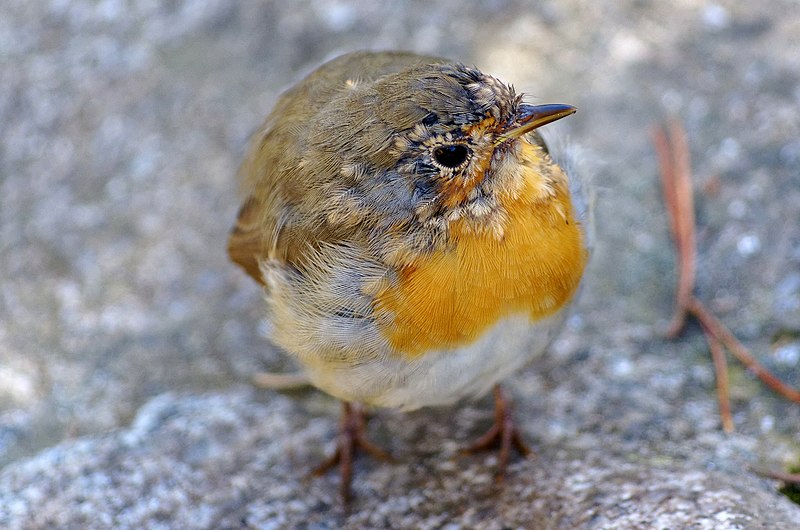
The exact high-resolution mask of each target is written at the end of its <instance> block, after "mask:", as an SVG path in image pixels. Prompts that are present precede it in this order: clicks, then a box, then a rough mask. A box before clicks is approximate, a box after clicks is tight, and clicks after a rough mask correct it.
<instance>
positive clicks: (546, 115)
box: [495, 103, 578, 144]
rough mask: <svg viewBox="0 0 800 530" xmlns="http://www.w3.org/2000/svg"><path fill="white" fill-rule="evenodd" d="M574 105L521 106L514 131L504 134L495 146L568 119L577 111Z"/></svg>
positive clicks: (499, 137) (510, 130)
mask: <svg viewBox="0 0 800 530" xmlns="http://www.w3.org/2000/svg"><path fill="white" fill-rule="evenodd" d="M577 110H578V109H576V108H575V107H573V106H572V105H562V104H560V103H554V104H549V105H526V104H525V103H523V104H522V105H520V106H519V112H517V119H516V123H517V124H518V125H515V126H514V127H513V128H512V129H509V130H507V131H505V132H503V133H502V134H501V135H500V136H498V137H497V140H496V141H495V144H501V143H503V142H507V141H509V140H513V139H514V138H519V137H520V136H522V135H523V134H527V133H529V132H531V131H532V130H534V129H538V128H539V127H542V126H544V125H547V124H548V123H553V122H554V121H556V120H560V119H561V118H566V117H567V116H569V115H570V114H574V113H575V111H577Z"/></svg>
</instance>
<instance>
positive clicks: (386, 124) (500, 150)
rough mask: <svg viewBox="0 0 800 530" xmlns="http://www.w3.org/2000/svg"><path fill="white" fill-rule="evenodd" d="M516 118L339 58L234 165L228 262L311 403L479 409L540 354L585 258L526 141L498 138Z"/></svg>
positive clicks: (368, 62) (415, 68) (563, 180)
mask: <svg viewBox="0 0 800 530" xmlns="http://www.w3.org/2000/svg"><path fill="white" fill-rule="evenodd" d="M531 108H532V107H530V106H526V105H525V104H524V103H523V101H522V98H521V97H520V96H518V95H516V94H515V92H514V90H513V89H512V88H511V87H510V86H508V85H505V84H503V83H501V82H500V81H498V80H497V79H495V78H493V77H491V76H487V75H485V74H483V73H482V72H480V71H478V70H476V69H473V68H468V67H466V66H463V65H460V64H456V63H450V62H448V61H445V60H443V59H438V58H433V57H423V56H418V55H413V54H407V53H381V54H372V53H368V52H360V53H355V54H350V55H346V56H343V57H340V58H338V59H335V60H334V61H331V62H330V63H327V64H326V65H323V66H322V67H320V68H319V69H318V70H316V71H315V72H313V73H312V74H311V75H309V76H308V77H307V78H306V79H304V80H303V81H301V82H300V83H299V84H298V85H296V86H295V87H293V88H292V89H290V90H289V91H288V92H286V93H285V94H284V95H283V96H282V97H281V98H280V99H279V101H278V102H277V104H276V110H275V111H273V113H272V114H271V115H270V116H269V117H268V118H267V120H266V122H265V124H264V126H263V128H262V130H261V131H260V132H259V133H258V134H257V135H256V137H255V139H254V141H253V144H252V147H251V149H250V152H249V154H248V156H247V159H246V161H245V163H244V164H243V166H242V173H243V176H244V190H245V195H246V199H245V202H244V205H243V207H242V209H241V211H240V214H239V219H238V222H237V225H236V226H235V227H234V230H233V232H232V234H231V238H230V242H229V252H230V255H231V257H232V259H233V260H234V261H235V262H237V263H238V264H240V265H241V266H242V267H243V268H244V269H245V270H246V271H247V272H248V273H249V274H250V275H252V276H253V277H254V278H255V279H256V280H258V281H259V282H261V283H263V284H265V286H266V289H265V292H266V298H267V302H268V306H269V311H270V321H271V332H270V335H271V338H272V340H273V341H274V342H275V343H276V344H278V345H279V346H281V347H282V348H284V349H285V350H286V351H288V352H289V353H291V354H292V355H294V356H295V357H296V358H297V359H298V360H299V361H300V363H301V364H302V365H304V366H305V368H306V370H307V372H308V374H309V376H310V379H311V381H312V382H313V383H314V384H315V385H316V386H318V387H319V388H321V389H322V390H325V391H326V392H329V393H330V394H332V395H334V396H336V397H339V398H341V399H343V400H346V401H359V402H365V403H369V404H374V405H382V406H392V407H402V408H405V409H414V408H418V407H421V406H427V405H438V404H446V403H451V402H453V401H455V400H457V399H459V398H461V397H466V396H474V395H479V394H481V393H484V392H485V391H487V390H488V389H490V388H491V387H492V385H494V384H495V383H497V382H498V381H499V380H500V379H502V378H503V377H506V376H507V375H509V374H510V373H512V372H513V371H514V370H516V369H518V368H519V367H520V366H522V365H523V364H524V363H525V362H526V361H527V360H529V359H530V358H531V357H533V356H535V355H537V354H539V353H540V352H541V351H543V349H544V348H545V347H546V344H547V343H548V342H549V340H550V338H551V336H552V333H553V331H554V330H555V329H556V328H557V326H558V324H559V323H560V321H561V319H562V318H561V317H562V315H563V309H564V308H565V307H566V305H567V304H568V302H569V301H570V300H571V298H572V296H573V293H574V292H575V290H576V288H577V286H578V283H579V281H580V277H581V275H582V271H583V267H584V264H585V261H586V257H587V252H586V243H585V239H584V235H583V232H582V229H581V226H580V220H579V219H578V216H577V214H576V212H575V211H574V207H573V203H572V201H571V199H570V186H569V182H568V179H567V176H566V175H565V174H564V172H563V171H562V170H561V169H560V168H559V167H558V166H557V165H555V164H554V163H553V162H552V160H551V159H550V157H549V154H548V153H547V148H546V146H545V144H544V142H543V141H542V139H541V137H540V136H539V135H538V134H537V133H536V132H535V131H529V132H526V134H524V135H520V136H521V137H519V138H516V137H513V136H509V137H506V136H505V135H507V134H509V131H514V130H517V131H519V130H521V129H520V125H521V124H522V123H524V122H525V120H526V119H528V117H527V114H526V113H528V112H530V109H531ZM442 147H446V148H449V149H452V150H454V152H456V153H458V155H461V154H464V153H466V156H465V159H464V161H463V163H462V164H455V165H452V166H450V165H448V164H447V163H443V162H442V160H444V162H449V161H448V160H447V159H442V160H440V158H441V157H440V156H438V155H437V153H439V151H437V149H439V148H442Z"/></svg>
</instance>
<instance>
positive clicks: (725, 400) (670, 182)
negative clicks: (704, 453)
mask: <svg viewBox="0 0 800 530" xmlns="http://www.w3.org/2000/svg"><path fill="white" fill-rule="evenodd" d="M653 144H654V146H655V148H656V153H657V155H658V159H659V166H660V169H661V184H662V188H663V192H664V202H665V203H666V206H667V212H668V214H669V220H670V229H671V232H672V237H673V241H674V242H675V247H676V251H677V254H678V286H677V292H676V308H675V314H674V315H673V317H672V321H671V323H670V327H669V331H668V332H667V335H668V336H670V337H676V336H677V335H678V334H679V333H680V332H681V330H682V329H683V328H684V326H685V324H686V317H687V315H689V314H691V315H692V316H694V317H695V318H697V320H699V321H700V323H701V325H702V327H703V332H704V333H705V335H706V340H707V341H708V344H709V348H710V349H711V355H712V359H713V360H714V367H715V371H716V377H717V398H718V400H719V403H720V416H721V419H722V425H723V429H724V430H725V431H726V432H731V431H732V430H733V418H732V416H731V413H730V398H729V396H728V374H727V363H726V361H725V355H724V351H723V349H722V346H724V347H725V348H727V349H728V350H729V351H730V352H731V353H732V354H733V355H734V356H735V357H736V358H737V359H739V361H740V362H741V363H742V364H744V365H745V366H746V367H747V368H748V369H749V370H751V371H752V372H753V373H755V375H756V376H758V378H759V379H761V380H762V381H763V382H764V383H765V384H766V385H767V386H769V387H770V388H772V389H773V390H774V391H775V392H777V393H779V394H780V395H782V396H784V397H785V398H787V399H789V400H791V401H795V402H800V391H797V390H795V389H794V388H792V387H790V386H788V385H786V384H784V383H783V382H781V381H780V380H779V379H778V378H777V377H775V376H774V375H773V374H772V373H770V372H769V371H768V370H767V369H766V368H764V367H763V366H762V365H761V364H759V362H758V361H756V359H755V358H754V357H753V356H752V355H750V353H749V352H748V351H747V349H746V348H745V347H744V346H743V345H742V344H741V343H740V342H739V341H738V340H737V339H736V337H734V336H733V334H732V333H731V332H730V331H729V330H728V329H727V328H726V327H725V326H724V324H722V323H721V322H720V321H719V320H718V319H717V318H716V317H715V316H714V315H713V314H712V313H711V312H710V311H709V310H708V309H706V307H705V306H704V305H703V304H702V303H701V302H700V301H699V300H698V299H697V298H695V297H694V295H693V294H692V291H693V290H694V282H695V262H696V247H695V219H694V199H693V192H692V181H691V169H690V162H689V147H688V143H687V140H686V133H685V131H684V130H683V128H682V127H681V125H680V124H679V123H678V122H676V121H671V122H670V124H669V128H668V131H666V132H665V131H664V129H662V128H655V129H654V130H653Z"/></svg>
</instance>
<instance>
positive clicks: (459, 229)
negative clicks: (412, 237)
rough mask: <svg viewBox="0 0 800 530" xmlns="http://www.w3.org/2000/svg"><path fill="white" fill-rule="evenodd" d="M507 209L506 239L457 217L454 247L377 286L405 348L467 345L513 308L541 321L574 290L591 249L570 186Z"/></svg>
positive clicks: (380, 306) (391, 335)
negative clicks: (575, 213)
mask: <svg viewBox="0 0 800 530" xmlns="http://www.w3.org/2000/svg"><path fill="white" fill-rule="evenodd" d="M506 212H507V214H508V219H507V223H506V224H505V227H504V233H503V236H502V237H501V238H498V237H497V236H495V235H494V234H492V233H488V232H483V231H481V232H476V231H474V230H471V229H469V228H468V227H467V226H466V225H465V224H464V222H463V221H462V222H456V223H454V225H453V226H451V236H452V238H453V240H454V242H455V245H453V248H451V249H450V250H448V251H442V252H436V253H433V254H431V255H429V256H425V257H422V258H420V259H419V260H417V261H416V262H415V263H414V264H413V265H411V266H408V267H406V268H405V269H403V270H401V271H400V273H399V275H398V279H397V281H396V282H394V283H393V284H392V285H391V286H387V287H386V288H384V289H383V290H382V291H381V292H380V293H379V295H378V296H377V300H376V305H375V312H376V315H377V316H378V317H379V318H378V322H380V323H381V324H379V326H380V327H381V332H382V333H383V334H384V336H386V337H387V339H388V340H389V342H390V344H391V345H392V346H393V347H394V348H395V349H396V350H397V351H398V352H401V354H402V355H404V356H408V357H411V358H413V357H417V356H419V355H421V354H423V353H425V352H426V351H429V350H433V349H437V350H438V349H444V348H452V347H457V346H460V345H464V344H468V343H470V342H472V341H473V340H475V339H476V338H478V337H479V336H480V335H481V334H482V333H483V332H484V331H486V330H487V329H488V328H489V327H491V326H492V325H493V324H494V323H496V322H497V321H498V320H500V319H502V318H503V317H506V316H508V315H511V314H517V313H524V314H527V315H528V316H529V317H530V319H531V321H536V320H538V319H541V318H543V317H545V316H548V315H551V314H553V313H555V312H556V311H558V310H559V309H560V308H561V307H563V306H564V304H566V303H567V302H568V301H569V299H570V298H571V297H572V295H573V294H574V292H575V290H576V288H577V286H578V283H579V282H580V278H581V276H582V274H583V269H584V266H585V264H586V258H587V256H586V250H585V247H584V243H583V239H582V232H581V230H580V227H579V226H578V223H577V220H576V219H574V217H573V211H572V205H571V202H570V200H569V196H568V194H567V192H566V190H563V191H562V192H559V193H558V194H557V195H556V197H554V198H553V199H552V200H551V201H548V202H547V203H546V205H543V204H542V203H539V204H533V203H532V202H531V201H529V200H526V199H525V197H522V198H518V199H516V200H515V201H514V202H512V203H510V204H506Z"/></svg>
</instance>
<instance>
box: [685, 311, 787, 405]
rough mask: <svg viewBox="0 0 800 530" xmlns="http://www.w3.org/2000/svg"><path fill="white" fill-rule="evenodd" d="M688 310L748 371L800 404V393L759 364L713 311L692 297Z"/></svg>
mask: <svg viewBox="0 0 800 530" xmlns="http://www.w3.org/2000/svg"><path fill="white" fill-rule="evenodd" d="M687 310H688V311H690V312H691V313H692V314H693V315H694V316H695V317H697V319H698V320H699V321H700V322H701V323H702V324H703V327H704V328H705V329H707V330H708V331H709V332H710V333H711V334H712V335H713V336H714V338H716V339H717V340H718V341H719V342H721V343H722V344H723V345H725V347H726V348H727V349H728V351H730V352H731V353H732V354H733V355H734V356H735V357H736V358H737V359H739V361H740V362H741V363H742V364H743V365H745V367H747V369H748V370H750V371H751V372H753V373H754V374H755V375H756V376H757V377H758V378H759V379H761V381H762V382H763V383H764V384H765V385H767V386H768V387H770V388H771V389H772V390H774V391H775V392H777V393H778V394H780V395H781V396H783V397H785V398H786V399H788V400H789V401H794V402H795V403H800V391H798V390H797V389H795V388H792V387H791V386H789V385H787V384H786V383H784V382H783V381H781V380H780V379H778V378H777V377H775V376H774V375H773V374H772V372H770V371H769V370H768V369H767V368H765V367H764V366H763V365H762V364H761V363H759V362H758V361H757V360H756V359H755V357H753V356H752V355H751V354H750V352H749V351H747V348H745V347H744V346H743V345H742V343H741V342H739V341H738V340H737V339H736V337H734V336H733V333H731V332H730V330H728V328H726V327H725V325H724V324H723V323H722V322H720V321H719V319H718V318H717V317H715V316H714V315H713V313H711V311H709V310H708V309H707V308H706V307H705V305H703V304H702V303H701V302H700V300H698V299H697V298H694V297H692V299H691V300H690V305H689V307H688V308H687Z"/></svg>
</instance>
